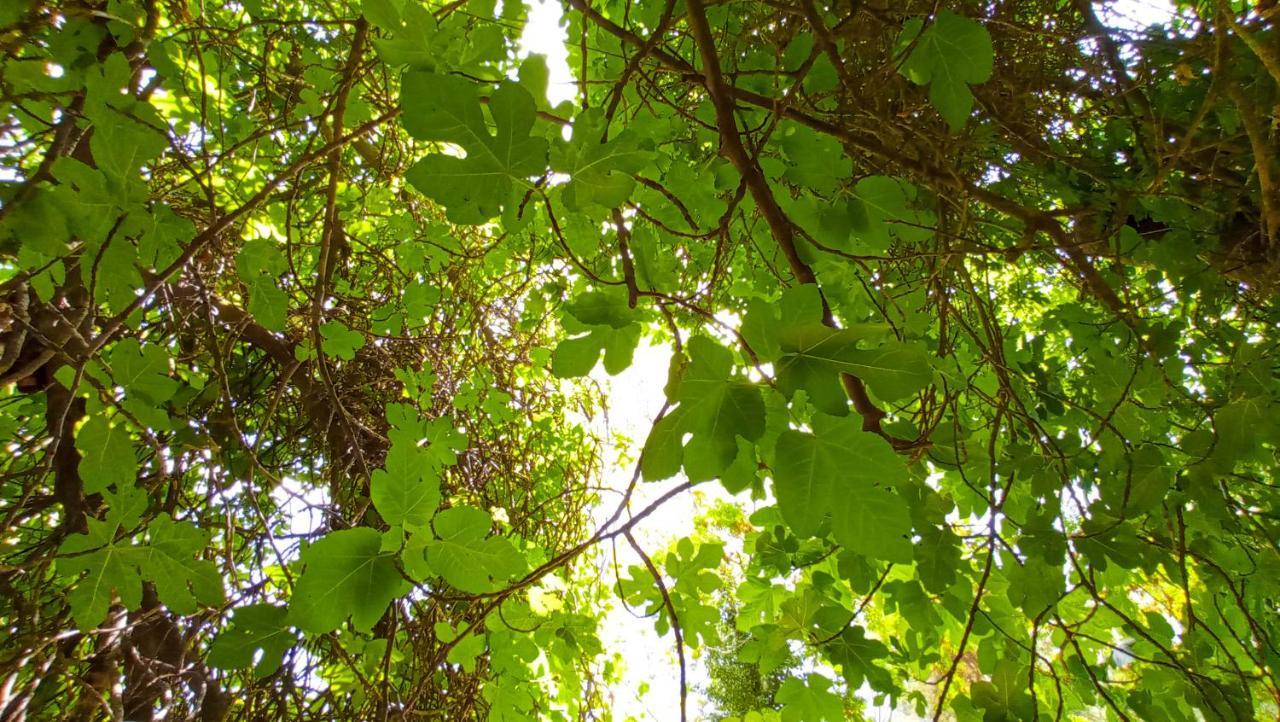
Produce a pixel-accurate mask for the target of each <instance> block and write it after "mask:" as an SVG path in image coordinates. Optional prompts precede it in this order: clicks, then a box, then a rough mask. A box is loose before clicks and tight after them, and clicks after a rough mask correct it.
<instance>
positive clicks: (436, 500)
mask: <svg viewBox="0 0 1280 722" xmlns="http://www.w3.org/2000/svg"><path fill="white" fill-rule="evenodd" d="M369 496H370V498H371V499H372V500H373V505H374V506H375V507H376V508H377V509H378V513H379V514H381V515H382V518H383V520H384V521H386V522H387V523H388V524H390V525H392V526H402V527H405V528H406V529H410V530H414V529H420V528H422V527H425V526H426V524H427V522H429V521H431V517H432V515H433V514H435V512H436V507H437V506H439V505H440V480H439V478H438V477H437V469H436V466H435V464H434V463H433V462H432V457H431V454H430V453H429V452H428V451H427V450H426V449H423V448H422V447H419V446H418V445H416V444H414V445H409V444H406V443H403V442H401V443H395V444H393V445H392V446H391V450H390V451H389V452H387V459H386V463H385V465H384V468H382V469H377V470H376V471H374V472H373V474H372V476H371V477H370V480H369Z"/></svg>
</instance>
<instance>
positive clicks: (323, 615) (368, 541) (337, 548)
mask: <svg viewBox="0 0 1280 722" xmlns="http://www.w3.org/2000/svg"><path fill="white" fill-rule="evenodd" d="M302 563H303V565H304V568H303V571H302V574H301V575H300V576H299V577H298V579H297V582H296V584H294V588H293V596H292V598H291V599H290V600H289V623H290V624H292V625H294V626H296V627H298V628H299V629H301V630H302V631H304V632H306V633H308V634H325V633H328V632H332V631H333V630H335V629H337V628H338V627H340V626H342V622H343V620H345V619H346V618H347V617H348V616H350V617H351V624H352V626H354V627H355V628H356V629H358V630H361V631H367V630H369V629H372V628H373V625H374V623H376V622H377V621H378V620H379V619H380V618H381V617H382V615H383V613H384V612H386V611H387V605H389V604H391V600H393V599H395V598H396V597H398V596H400V595H401V594H403V593H404V590H405V583H404V580H403V579H402V578H401V576H400V572H399V571H398V570H397V569H396V564H395V560H394V557H393V556H392V555H391V554H389V553H386V552H383V551H382V535H381V534H379V533H378V532H377V531H376V530H374V529H369V528H364V527H361V528H356V529H343V530H341V531H335V532H330V533H328V534H326V535H324V537H323V538H321V539H320V540H319V541H317V542H316V543H315V544H312V545H311V546H309V547H307V548H306V550H304V551H303V552H302Z"/></svg>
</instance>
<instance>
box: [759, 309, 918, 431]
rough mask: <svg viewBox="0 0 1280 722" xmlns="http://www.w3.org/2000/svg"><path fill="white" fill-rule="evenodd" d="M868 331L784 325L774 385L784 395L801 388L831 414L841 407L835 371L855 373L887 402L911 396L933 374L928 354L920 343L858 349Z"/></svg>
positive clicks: (840, 391)
mask: <svg viewBox="0 0 1280 722" xmlns="http://www.w3.org/2000/svg"><path fill="white" fill-rule="evenodd" d="M872 333H873V332H872V331H869V330H868V329H864V328H854V329H847V330H839V331H838V330H834V329H830V328H827V327H826V326H822V325H821V324H806V325H802V326H795V327H791V328H788V329H785V330H784V331H783V333H782V334H781V347H782V353H783V355H782V358H781V359H780V360H779V361H778V364H777V368H778V386H779V388H780V389H781V390H782V391H783V392H784V393H787V394H793V393H795V392H796V391H797V390H800V389H804V390H805V391H806V392H807V393H808V394H809V396H810V398H811V399H814V403H815V404H816V405H818V407H819V408H821V409H823V410H825V411H827V412H828V413H831V412H832V411H833V409H839V408H842V404H843V401H840V402H839V403H836V399H835V398H834V397H835V395H836V394H837V393H840V394H842V393H843V390H842V387H841V386H840V385H839V382H838V381H839V380H838V377H837V373H847V374H851V375H853V376H857V377H858V378H860V379H862V380H863V381H864V382H866V384H867V385H868V386H869V387H871V390H872V392H874V393H875V394H876V396H878V397H880V398H882V399H885V400H887V401H896V400H898V399H901V398H904V397H906V396H910V395H911V394H913V393H915V392H917V391H919V390H921V389H923V388H924V387H926V386H928V385H929V382H930V381H931V380H932V378H933V374H932V371H931V370H930V368H929V358H928V355H927V354H926V353H925V352H924V350H923V349H922V348H920V347H919V346H915V345H911V344H905V343H898V342H891V343H887V344H883V345H881V346H877V347H875V348H870V349H863V348H858V345H859V343H860V342H861V341H862V340H864V339H865V338H867V337H868V336H869V335H871V334H872Z"/></svg>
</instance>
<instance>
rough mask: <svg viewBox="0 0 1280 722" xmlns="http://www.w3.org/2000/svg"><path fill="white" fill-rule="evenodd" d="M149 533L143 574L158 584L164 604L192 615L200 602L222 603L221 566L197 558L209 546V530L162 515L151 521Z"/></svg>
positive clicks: (178, 612)
mask: <svg viewBox="0 0 1280 722" xmlns="http://www.w3.org/2000/svg"><path fill="white" fill-rule="evenodd" d="M149 536H150V542H149V543H148V544H147V546H146V557H145V559H144V560H143V562H142V567H143V575H144V576H145V578H146V579H147V580H149V581H151V582H152V583H153V584H155V587H156V595H157V596H158V597H160V601H162V602H164V604H165V606H167V607H169V609H171V610H173V611H174V612H176V613H177V614H192V613H193V612H195V611H196V609H197V607H198V606H199V605H206V606H216V605H219V604H221V603H222V601H223V599H224V596H223V595H224V592H223V589H222V575H221V573H219V572H218V567H217V566H216V565H215V564H214V563H213V562H211V561H208V560H205V559H200V558H198V557H199V555H200V554H201V553H202V552H204V550H205V549H206V548H207V547H208V546H209V532H207V531H204V530H202V529H197V528H196V527H195V526H193V525H191V524H189V523H186V522H176V521H174V520H173V519H172V518H170V517H169V515H168V514H160V515H158V516H157V517H156V518H155V520H154V521H152V522H151V525H150V528H149Z"/></svg>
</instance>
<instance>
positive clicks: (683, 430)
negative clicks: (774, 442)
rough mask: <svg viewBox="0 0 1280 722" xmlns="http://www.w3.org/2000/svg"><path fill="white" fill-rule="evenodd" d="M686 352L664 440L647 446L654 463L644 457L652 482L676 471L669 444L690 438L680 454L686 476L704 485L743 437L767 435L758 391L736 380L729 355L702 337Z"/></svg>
mask: <svg viewBox="0 0 1280 722" xmlns="http://www.w3.org/2000/svg"><path fill="white" fill-rule="evenodd" d="M688 349H689V365H688V367H687V368H686V369H685V370H684V373H683V375H682V376H681V377H680V380H679V384H678V388H677V389H676V390H675V400H677V401H679V406H677V407H676V410H675V411H674V412H673V413H672V414H671V421H668V422H667V423H666V425H664V426H663V428H662V429H661V430H660V438H658V439H655V440H654V441H653V442H652V443H647V444H646V449H647V450H646V452H644V453H645V454H648V455H649V456H650V460H648V461H646V460H645V459H644V457H643V456H642V461H641V464H642V470H643V469H647V470H648V471H647V473H646V478H649V479H656V478H661V477H659V476H656V475H657V474H661V473H664V472H667V471H671V470H672V468H673V467H672V464H671V460H672V459H673V457H674V456H676V453H677V452H676V451H675V450H674V449H672V448H671V446H672V445H673V444H678V443H679V442H680V441H681V440H682V438H683V437H684V436H685V435H689V436H690V439H689V441H688V443H686V444H684V448H683V451H682V452H681V454H680V455H681V456H683V459H684V469H685V473H686V474H688V475H689V478H690V479H692V480H694V481H704V480H707V479H711V478H714V477H716V476H719V475H720V474H721V473H722V472H724V470H725V469H727V468H729V465H730V464H732V463H733V460H734V459H735V458H736V457H737V455H738V441H737V440H738V438H739V437H741V438H743V439H745V440H747V441H755V440H757V439H759V438H760V437H761V436H762V435H763V434H764V422H765V418H764V417H765V414H764V411H765V409H764V400H763V398H762V397H761V395H760V390H759V388H757V387H756V385H755V384H753V383H751V382H749V381H746V380H744V379H739V378H734V377H733V376H732V371H733V357H732V356H731V355H730V353H729V351H728V350H726V349H725V348H724V347H723V346H720V345H719V344H717V343H716V342H714V341H711V340H710V339H707V338H704V337H701V336H698V337H695V338H693V339H692V340H690V341H689V345H688ZM657 431H658V430H655V432H657ZM652 433H654V432H651V434H652ZM654 456H658V457H660V459H653V458H652V457H654ZM673 473H674V472H673ZM649 474H654V475H655V476H649Z"/></svg>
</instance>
